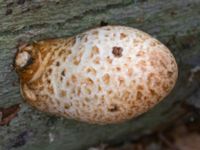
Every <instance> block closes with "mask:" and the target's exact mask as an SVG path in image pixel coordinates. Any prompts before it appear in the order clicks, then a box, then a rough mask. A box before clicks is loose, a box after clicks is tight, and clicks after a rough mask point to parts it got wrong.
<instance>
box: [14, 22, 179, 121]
mask: <svg viewBox="0 0 200 150" xmlns="http://www.w3.org/2000/svg"><path fill="white" fill-rule="evenodd" d="M25 52H27V53H28V55H27V53H25ZM29 56H31V57H32V58H31V62H30V61H29V63H28V64H27V65H26V63H25V61H26V60H27V59H29ZM21 59H22V60H21ZM15 62H16V70H17V72H18V74H19V77H20V83H21V93H22V95H23V97H24V98H25V100H26V101H27V102H28V103H29V104H31V105H32V106H34V107H35V108H37V109H39V110H41V111H44V112H48V113H51V114H54V115H57V116H64V117H66V118H73V119H76V120H80V121H84V122H88V123H98V124H108V123H118V122H122V121H125V120H129V119H131V118H133V117H136V116H138V115H140V114H142V113H144V112H146V111H147V110H149V109H150V108H152V107H153V106H154V105H155V104H157V103H158V102H160V101H161V100H162V99H163V98H164V97H166V96H167V95H168V94H169V93H170V91H171V90H172V89H173V87H174V85H175V82H176V80H177V76H178V68H177V64H176V61H175V58H174V56H173V55H172V53H171V52H170V50H169V49H168V48H167V47H166V46H164V45H163V44H162V43H161V42H159V41H158V40H156V39H155V38H153V37H151V36H150V35H148V34H147V33H144V32H142V31H140V30H137V29H134V28H130V27H124V26H105V27H100V28H95V29H91V30H88V31H86V32H84V33H81V34H78V35H77V36H74V37H70V38H59V39H52V40H43V41H39V42H36V43H33V44H30V45H26V46H23V47H21V48H20V49H19V51H18V53H17V55H16V60H15ZM27 62H28V61H27Z"/></svg>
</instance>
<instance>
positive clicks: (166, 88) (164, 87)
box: [162, 83, 169, 92]
mask: <svg viewBox="0 0 200 150" xmlns="http://www.w3.org/2000/svg"><path fill="white" fill-rule="evenodd" d="M162 89H163V90H164V91H166V92H168V90H169V85H168V84H166V83H164V84H163V85H162Z"/></svg>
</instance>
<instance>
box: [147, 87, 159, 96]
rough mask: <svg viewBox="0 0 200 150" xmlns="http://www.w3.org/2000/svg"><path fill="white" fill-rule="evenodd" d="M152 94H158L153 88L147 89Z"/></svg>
mask: <svg viewBox="0 0 200 150" xmlns="http://www.w3.org/2000/svg"><path fill="white" fill-rule="evenodd" d="M149 91H150V93H151V95H152V96H157V95H158V94H157V93H156V92H155V90H154V89H149Z"/></svg>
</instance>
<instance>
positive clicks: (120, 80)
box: [118, 77, 124, 86]
mask: <svg viewBox="0 0 200 150" xmlns="http://www.w3.org/2000/svg"><path fill="white" fill-rule="evenodd" d="M118 81H119V85H120V86H121V85H122V84H124V78H123V77H119V78H118Z"/></svg>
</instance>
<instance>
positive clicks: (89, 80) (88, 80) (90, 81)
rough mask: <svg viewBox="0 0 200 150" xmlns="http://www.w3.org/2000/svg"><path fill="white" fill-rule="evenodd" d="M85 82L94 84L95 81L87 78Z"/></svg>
mask: <svg viewBox="0 0 200 150" xmlns="http://www.w3.org/2000/svg"><path fill="white" fill-rule="evenodd" d="M85 83H86V84H88V85H92V84H93V83H94V81H93V80H92V79H91V78H86V79H85Z"/></svg>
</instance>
